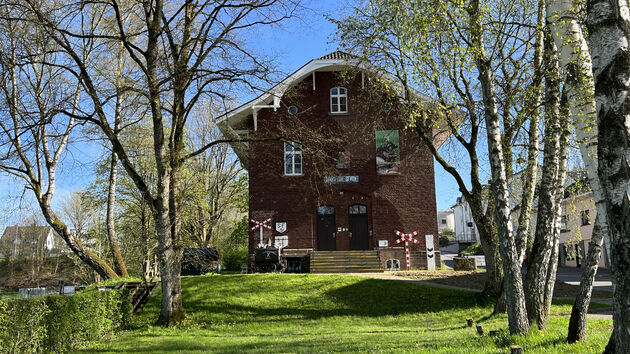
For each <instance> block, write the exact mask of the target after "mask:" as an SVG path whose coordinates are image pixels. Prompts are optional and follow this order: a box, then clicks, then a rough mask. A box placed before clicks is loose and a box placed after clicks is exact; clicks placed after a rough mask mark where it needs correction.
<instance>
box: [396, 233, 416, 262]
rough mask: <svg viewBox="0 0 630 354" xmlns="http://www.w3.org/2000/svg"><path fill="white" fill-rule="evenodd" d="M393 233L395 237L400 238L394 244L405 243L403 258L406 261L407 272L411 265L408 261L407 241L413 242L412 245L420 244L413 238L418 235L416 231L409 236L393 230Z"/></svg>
mask: <svg viewBox="0 0 630 354" xmlns="http://www.w3.org/2000/svg"><path fill="white" fill-rule="evenodd" d="M394 233H395V234H396V235H398V236H400V238H399V239H397V240H396V241H395V243H396V244H399V243H401V242H403V241H405V258H406V261H407V270H410V269H411V263H410V259H409V241H411V242H413V243H415V244H417V245H418V244H420V241H418V240H416V239H415V238H413V237H414V236H416V235H418V231H414V232H412V233H410V234H405V233H402V232H400V231H398V230H394Z"/></svg>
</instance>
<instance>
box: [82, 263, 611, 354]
mask: <svg viewBox="0 0 630 354" xmlns="http://www.w3.org/2000/svg"><path fill="white" fill-rule="evenodd" d="M182 285H183V288H184V295H183V301H184V307H185V309H186V321H185V322H184V323H183V324H182V325H180V326H177V327H175V328H162V327H157V326H154V325H153V322H154V321H155V319H156V317H157V314H158V313H159V301H160V298H159V292H158V293H157V295H156V296H154V297H153V298H152V299H151V301H150V302H149V303H148V304H147V306H146V307H145V308H144V310H143V312H142V313H141V314H140V315H139V316H138V317H137V318H136V319H135V321H134V323H133V324H132V328H131V329H130V330H128V331H126V332H123V333H120V334H118V335H116V336H115V337H114V338H110V339H108V340H103V341H101V342H98V343H90V345H89V346H88V348H87V349H85V350H86V351H98V352H125V351H133V352H151V353H157V352H182V351H184V352H191V351H198V352H218V353H230V352H232V353H235V352H331V351H334V352H339V351H343V352H366V351H368V352H375V351H376V352H381V351H382V352H405V351H406V352H417V351H425V352H436V351H439V352H449V353H505V352H506V351H508V349H506V348H508V347H509V345H511V344H519V345H521V346H522V347H523V348H524V349H525V352H527V353H554V352H555V353H564V352H567V351H572V352H589V351H598V352H601V351H603V349H604V347H605V345H606V343H607V340H608V338H609V336H610V330H611V327H612V322H611V321H610V320H589V327H588V342H586V343H579V344H575V345H567V344H564V343H563V340H564V337H565V335H566V328H567V323H568V317H567V316H552V318H551V320H550V322H549V329H548V330H547V331H544V332H539V331H537V330H536V331H533V332H532V333H531V334H530V335H528V336H526V337H512V336H509V335H507V334H505V333H506V332H507V318H506V316H505V315H500V316H495V317H490V314H491V313H492V305H493V304H492V303H491V302H490V301H487V300H485V299H481V298H479V295H478V294H477V293H472V292H465V291H454V290H447V289H440V288H431V287H425V286H418V285H415V284H408V283H404V282H399V281H391V280H376V279H368V278H362V277H350V276H340V275H310V274H295V275H289V274H256V275H222V276H218V275H214V276H201V277H184V278H183V280H182ZM570 306H571V305H570V304H568V303H567V302H562V303H561V304H557V305H554V306H553V308H552V313H568V312H570ZM468 317H472V318H474V319H475V322H477V323H481V324H482V325H483V326H484V328H485V330H486V331H489V330H493V329H503V330H504V332H503V334H501V335H499V337H496V338H490V337H487V336H484V337H479V336H478V335H477V334H476V331H475V330H474V329H473V328H469V327H467V326H466V318H468Z"/></svg>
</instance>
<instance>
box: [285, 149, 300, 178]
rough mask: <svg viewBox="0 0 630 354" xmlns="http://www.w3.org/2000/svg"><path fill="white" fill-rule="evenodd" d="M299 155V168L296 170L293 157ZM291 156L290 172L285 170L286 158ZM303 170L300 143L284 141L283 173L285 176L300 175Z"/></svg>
mask: <svg viewBox="0 0 630 354" xmlns="http://www.w3.org/2000/svg"><path fill="white" fill-rule="evenodd" d="M289 147H290V148H291V149H290V150H289ZM298 155H299V156H300V164H299V166H300V168H299V171H296V168H295V167H296V164H295V157H296V156H298ZM289 156H291V166H290V167H291V172H287V167H288V166H287V159H288V157H289ZM303 171H304V159H303V158H302V145H300V144H299V143H296V142H291V143H284V175H285V176H302V175H303V173H302V172H303Z"/></svg>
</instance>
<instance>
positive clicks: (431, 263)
mask: <svg viewBox="0 0 630 354" xmlns="http://www.w3.org/2000/svg"><path fill="white" fill-rule="evenodd" d="M424 240H425V243H426V247H427V269H431V270H435V244H434V242H433V235H424Z"/></svg>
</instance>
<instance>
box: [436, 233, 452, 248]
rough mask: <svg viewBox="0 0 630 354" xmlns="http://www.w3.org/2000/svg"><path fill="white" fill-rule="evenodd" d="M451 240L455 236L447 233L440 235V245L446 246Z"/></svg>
mask: <svg viewBox="0 0 630 354" xmlns="http://www.w3.org/2000/svg"><path fill="white" fill-rule="evenodd" d="M452 241H455V237H453V236H449V235H442V236H440V247H446V246H448V244H449V243H450V242H452Z"/></svg>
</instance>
